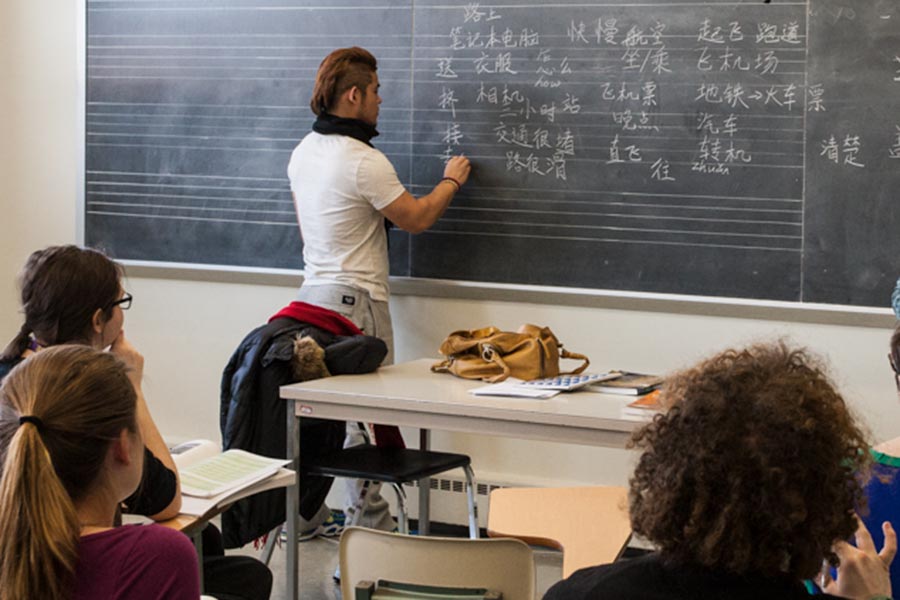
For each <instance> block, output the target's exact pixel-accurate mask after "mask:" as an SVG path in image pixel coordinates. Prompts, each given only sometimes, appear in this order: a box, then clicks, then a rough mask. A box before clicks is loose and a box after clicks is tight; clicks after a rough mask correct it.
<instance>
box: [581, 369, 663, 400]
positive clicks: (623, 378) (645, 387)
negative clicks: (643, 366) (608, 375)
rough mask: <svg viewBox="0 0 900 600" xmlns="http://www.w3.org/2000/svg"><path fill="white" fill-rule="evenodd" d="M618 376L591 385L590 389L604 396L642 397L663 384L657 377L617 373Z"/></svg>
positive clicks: (644, 374)
mask: <svg viewBox="0 0 900 600" xmlns="http://www.w3.org/2000/svg"><path fill="white" fill-rule="evenodd" d="M619 373H620V374H619V376H618V377H615V378H613V379H607V380H605V381H601V382H599V383H592V384H591V385H590V389H591V390H593V391H595V392H601V393H604V394H622V395H625V396H642V395H644V394H648V393H650V392H652V391H653V390H655V389H657V388H658V387H660V386H661V385H662V384H663V381H664V380H663V378H662V377H660V376H659V375H648V374H646V373H634V372H631V371H619Z"/></svg>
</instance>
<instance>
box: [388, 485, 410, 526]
mask: <svg viewBox="0 0 900 600" xmlns="http://www.w3.org/2000/svg"><path fill="white" fill-rule="evenodd" d="M391 487H393V488H394V491H395V492H396V493H397V530H398V531H399V532H400V533H402V534H404V535H407V534H409V512H408V510H407V508H406V491H404V489H403V484H400V483H392V484H391Z"/></svg>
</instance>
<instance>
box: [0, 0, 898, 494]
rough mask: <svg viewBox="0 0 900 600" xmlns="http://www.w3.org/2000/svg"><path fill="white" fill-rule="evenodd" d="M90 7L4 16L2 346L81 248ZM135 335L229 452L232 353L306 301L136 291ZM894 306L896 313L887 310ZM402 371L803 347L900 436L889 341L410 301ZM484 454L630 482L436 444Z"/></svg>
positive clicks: (187, 416) (876, 335)
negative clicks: (48, 269)
mask: <svg viewBox="0 0 900 600" xmlns="http://www.w3.org/2000/svg"><path fill="white" fill-rule="evenodd" d="M76 4H77V3H70V2H58V1H53V2H51V1H49V0H11V1H7V2H2V3H0V33H2V34H3V35H2V39H4V40H5V43H4V44H2V45H0V81H2V82H3V84H2V86H0V125H2V127H0V132H2V135H0V214H2V215H3V217H2V220H0V239H2V240H3V242H4V243H3V249H4V252H3V254H2V256H0V339H2V340H4V341H5V340H7V339H9V338H11V337H12V335H13V334H14V333H15V332H16V331H17V330H18V327H19V325H20V317H19V315H18V314H17V311H18V304H17V301H16V295H15V289H14V287H13V284H12V282H13V280H14V277H15V275H16V273H17V271H18V269H19V268H20V266H21V265H22V263H23V262H24V259H25V257H26V256H27V255H28V253H29V252H30V251H32V250H33V249H36V248H39V247H42V246H45V245H48V244H56V243H67V242H73V241H75V240H76V185H77V180H78V177H77V169H78V166H77V156H78V147H77V110H78V105H79V103H78V97H77V73H76V22H77V17H78V15H77V12H76V11H77V8H76ZM126 287H127V289H128V291H130V292H132V293H133V294H134V296H135V303H134V306H133V308H132V309H131V311H129V313H128V314H127V318H126V332H127V334H128V336H129V337H130V338H131V339H132V341H133V342H134V344H135V345H136V346H137V347H138V348H139V349H140V350H141V351H142V352H143V353H144V355H145V357H146V383H145V387H146V393H147V396H148V399H149V402H150V405H151V410H152V411H153V413H154V415H155V418H156V420H157V422H158V424H159V426H160V428H161V429H162V431H163V432H164V434H165V435H167V436H168V437H170V438H171V439H173V440H181V439H186V438H191V437H210V438H213V439H218V420H217V419H218V384H219V377H220V374H221V370H222V367H223V366H224V364H225V362H226V361H227V359H228V356H229V355H230V353H231V351H232V350H233V349H234V347H235V346H236V345H237V343H238V342H239V341H240V339H241V338H242V337H243V335H244V334H245V333H246V332H247V331H249V330H250V329H251V328H253V327H255V326H256V325H258V324H260V323H262V322H263V321H264V320H265V319H266V318H267V316H268V315H269V314H271V313H272V312H273V311H274V310H275V309H277V308H278V307H280V306H281V305H283V304H285V303H287V302H288V301H290V300H291V299H292V297H293V293H294V290H293V288H292V287H278V286H262V285H242V284H228V283H200V282H188V281H175V280H163V279H151V278H132V279H130V280H129V281H128V282H127V283H126ZM887 303H888V299H887V298H885V304H887ZM391 310H392V312H393V314H394V318H395V329H396V342H397V358H398V360H406V359H411V358H416V357H420V356H429V355H432V356H433V355H435V354H436V348H437V346H438V344H439V343H440V341H441V339H442V338H443V336H444V335H445V334H446V333H447V332H449V331H451V330H454V329H458V328H466V327H474V326H480V325H486V324H495V325H498V326H500V327H503V328H515V327H517V326H518V325H519V324H520V323H523V322H534V323H540V324H547V325H550V326H552V328H553V329H554V331H555V332H556V333H557V334H558V336H559V337H560V339H561V340H563V341H564V342H565V343H566V345H567V347H569V348H571V349H572V350H575V351H579V352H586V353H587V354H589V355H590V356H591V359H592V361H593V364H594V365H595V366H596V367H597V368H600V369H605V368H613V367H621V368H628V369H633V370H647V371H667V370H670V369H674V368H677V367H679V366H681V365H685V364H687V363H689V362H690V361H692V360H694V359H696V358H698V357H700V356H704V355H707V354H709V353H711V352H713V351H715V350H717V349H720V348H723V347H725V346H728V345H732V344H737V343H743V342H746V341H752V340H759V339H767V338H771V337H774V336H790V337H792V338H793V339H794V340H796V341H797V342H799V343H802V344H807V345H809V346H811V347H813V348H815V349H817V350H819V351H820V352H822V353H824V354H825V355H826V356H827V357H828V359H829V360H830V362H831V364H832V365H833V367H834V374H835V377H836V379H837V380H838V381H839V383H840V385H841V387H842V389H843V390H844V391H845V393H846V395H847V397H848V398H849V399H850V401H851V403H852V404H853V406H854V408H855V409H856V410H857V412H858V413H859V414H860V415H861V416H862V417H863V418H864V420H865V421H866V422H867V423H868V425H869V426H870V428H871V429H872V431H873V435H874V437H875V438H884V437H887V436H894V435H898V434H900V406H898V402H897V396H896V393H895V391H894V387H893V385H894V384H893V379H892V377H891V374H890V371H889V367H888V364H887V361H886V359H885V353H886V345H887V341H888V337H889V329H888V328H881V329H878V328H863V327H850V326H839V325H822V324H800V323H790V322H783V321H777V320H760V319H741V318H723V317H713V316H697V315H679V314H666V313H658V312H641V311H629V310H611V309H591V308H577V307H556V306H548V305H535V304H529V303H521V302H516V301H515V295H514V294H511V297H510V298H509V299H508V301H504V302H500V301H470V300H453V299H440V298H424V297H414V296H398V297H395V298H394V299H393V300H392V302H391ZM435 445H436V446H440V447H442V448H445V449H456V450H463V451H468V452H471V453H472V454H473V455H474V457H475V465H476V468H477V470H478V472H479V477H480V479H481V480H482V481H484V480H499V481H532V482H535V483H549V482H560V483H563V482H599V483H624V482H625V481H626V479H627V473H628V469H629V460H630V454H629V453H626V452H625V451H621V450H604V449H586V448H582V447H578V446H566V445H559V444H557V445H552V444H544V443H535V442H522V441H515V440H505V439H497V440H492V439H485V438H483V437H476V436H465V435H459V434H456V435H451V434H436V436H435Z"/></svg>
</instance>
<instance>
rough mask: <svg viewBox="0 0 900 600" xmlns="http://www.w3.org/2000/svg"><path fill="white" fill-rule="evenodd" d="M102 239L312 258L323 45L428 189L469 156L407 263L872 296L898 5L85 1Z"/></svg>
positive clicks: (650, 284)
mask: <svg viewBox="0 0 900 600" xmlns="http://www.w3.org/2000/svg"><path fill="white" fill-rule="evenodd" d="M86 9H87V21H86V22H87V32H86V33H87V35H86V40H87V52H86V56H87V73H86V82H87V85H86V90H87V97H86V115H85V123H86V131H85V138H86V141H85V171H86V172H85V191H84V194H85V195H84V198H85V202H84V209H85V238H86V240H85V241H86V243H88V244H91V245H98V246H102V247H104V248H106V249H107V250H108V251H110V252H111V253H112V254H113V255H114V256H116V257H118V258H122V259H134V260H144V261H159V262H174V263H179V262H186V263H202V264H211V265H231V266H247V267H277V268H302V261H301V247H302V246H301V240H300V239H299V234H298V229H297V225H296V216H295V214H294V209H293V205H292V202H291V196H290V191H289V188H288V181H287V178H286V174H285V168H286V165H287V162H288V158H289V156H290V152H291V150H292V149H293V147H294V146H295V145H296V143H297V142H298V140H299V139H300V138H302V136H304V135H305V134H306V133H307V132H308V131H309V129H310V126H311V123H312V120H313V117H312V115H311V113H310V112H309V108H308V99H309V96H310V92H311V88H312V80H313V77H314V75H315V71H316V68H317V66H318V64H319V62H320V61H321V59H322V58H323V57H324V56H325V55H326V54H327V53H328V52H329V51H330V50H332V49H334V48H336V47H342V46H350V45H360V46H364V47H366V48H368V49H370V50H371V51H372V52H373V53H374V54H375V55H376V56H377V57H378V59H379V77H380V80H381V83H382V97H383V98H384V104H383V105H382V109H381V117H380V120H379V129H380V131H381V132H382V133H381V135H380V136H379V137H378V138H376V139H375V140H374V142H375V145H376V146H377V147H378V148H380V149H381V150H383V151H384V152H385V153H386V154H387V155H388V157H389V158H390V159H391V161H392V162H393V164H394V165H395V167H396V168H397V171H398V174H399V175H400V177H401V180H402V181H403V182H404V183H405V184H406V185H407V186H408V188H409V189H410V191H411V192H413V194H416V195H420V194H424V193H426V192H428V191H429V190H430V188H431V186H432V185H433V184H434V183H435V182H436V181H437V179H438V178H439V176H440V174H441V171H442V166H443V160H444V158H445V157H446V156H447V155H448V154H455V153H460V152H462V153H465V154H466V155H468V156H469V157H470V158H471V159H472V160H473V162H474V164H475V165H476V168H475V171H474V174H473V176H472V178H471V180H470V183H469V184H468V185H467V186H465V188H464V190H463V192H462V193H461V194H459V195H458V196H457V198H456V199H455V200H454V202H453V205H452V206H451V208H450V209H449V210H448V211H447V213H446V215H445V216H444V217H443V218H442V219H441V220H440V221H439V222H438V223H437V224H436V225H435V227H433V228H432V229H431V230H430V231H428V232H426V233H423V234H420V235H416V236H410V235H408V234H405V233H403V232H401V231H394V232H392V234H391V272H392V274H394V275H401V276H409V277H414V278H440V279H457V280H471V281H487V282H499V283H521V284H543V285H551V286H569V287H583V288H597V289H611V290H636V291H645V292H670V293H676V294H695V295H704V296H724V297H736V298H752V299H769V300H787V301H797V302H816V303H820V302H821V303H833V304H850V305H863V306H883V305H885V304H886V303H887V302H888V298H889V295H890V290H891V288H892V286H893V282H894V281H895V280H896V278H897V275H898V272H900V191H898V190H900V3H898V2H896V0H808V1H788V0H771V2H764V1H762V0H753V1H743V2H735V1H730V2H727V1H721V0H706V1H702V2H678V1H672V0H655V1H651V0H621V1H608V2H592V1H584V2H564V1H548V0H542V1H533V0H516V1H515V2H508V3H487V2H481V3H479V2H448V1H446V0H445V1H439V0H416V1H414V2H412V1H408V0H407V1H400V0H336V1H329V2H316V1H315V0H313V1H309V2H307V1H302V0H177V1H175V0H107V1H102V0H88V1H87V3H86Z"/></svg>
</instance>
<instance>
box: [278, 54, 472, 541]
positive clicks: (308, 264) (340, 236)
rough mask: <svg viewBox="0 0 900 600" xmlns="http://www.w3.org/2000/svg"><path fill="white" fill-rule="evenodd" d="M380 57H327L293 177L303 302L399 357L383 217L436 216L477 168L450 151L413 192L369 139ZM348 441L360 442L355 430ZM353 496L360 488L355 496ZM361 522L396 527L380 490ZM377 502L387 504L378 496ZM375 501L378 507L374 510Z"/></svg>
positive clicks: (411, 222)
mask: <svg viewBox="0 0 900 600" xmlns="http://www.w3.org/2000/svg"><path fill="white" fill-rule="evenodd" d="M376 71H377V61H376V60H375V57H374V56H372V54H371V53H370V52H368V51H367V50H364V49H363V48H358V47H353V48H341V49H339V50H335V51H334V52H332V53H331V54H329V55H328V56H327V57H325V60H323V61H322V64H321V65H320V66H319V71H318V73H317V74H316V82H315V88H314V89H313V94H312V99H311V100H310V107H311V108H312V111H313V113H315V114H316V116H317V119H316V122H315V124H314V125H313V131H312V132H311V133H309V134H307V135H306V137H304V138H303V140H302V141H301V142H300V144H299V145H298V146H297V147H296V148H295V149H294V153H293V154H292V155H291V161H290V164H289V165H288V177H290V180H291V191H292V192H293V195H294V205H295V207H296V209H297V218H298V220H299V222H300V234H301V236H302V237H303V261H304V263H305V280H304V282H303V285H302V287H301V288H300V292H299V294H298V296H297V299H298V300H300V301H302V302H308V303H310V304H314V305H317V306H322V307H325V308H329V309H331V310H334V311H335V312H338V313H340V314H342V315H344V316H345V317H347V318H348V319H350V320H351V321H353V322H354V323H355V324H356V325H357V326H358V327H359V328H360V329H362V330H363V332H364V333H366V334H368V335H374V336H377V337H379V338H381V339H383V340H384V341H385V343H386V344H387V346H388V354H387V357H386V358H385V364H390V363H391V362H392V360H393V331H392V328H391V317H390V313H389V311H388V295H389V291H388V253H387V231H386V227H385V219H388V220H390V221H391V222H393V223H394V224H395V225H396V226H398V227H400V228H401V229H403V230H405V231H408V232H410V233H420V232H422V231H425V230H426V229H428V228H429V227H431V226H432V225H433V224H434V223H435V221H437V220H438V219H439V218H440V216H441V215H442V214H444V211H445V210H446V209H447V207H448V206H449V205H450V202H451V200H453V196H454V195H455V194H456V192H458V191H459V189H460V187H461V186H462V185H463V184H465V182H466V180H467V179H468V178H469V171H470V169H471V166H470V164H469V160H468V159H467V158H465V157H463V156H455V157H453V158H451V159H450V160H449V161H448V162H447V164H446V166H445V168H444V177H443V179H441V180H440V181H439V182H438V183H437V185H435V187H434V189H433V190H432V191H431V192H430V193H428V194H426V195H425V196H422V197H420V198H415V197H414V196H413V195H412V194H410V193H409V192H408V191H407V190H406V188H405V187H404V186H403V184H401V183H400V180H399V178H398V177H397V172H396V171H395V170H394V167H393V166H392V165H391V163H390V162H389V161H388V159H387V157H386V156H385V155H384V154H382V153H381V152H380V151H379V150H377V149H375V148H374V147H373V146H372V144H371V143H370V140H371V139H372V138H374V137H375V136H377V135H378V131H377V130H376V129H375V126H376V125H377V123H378V107H379V105H380V104H381V97H380V96H379V95H378V88H379V83H378V73H377V72H376ZM352 437H353V440H352V441H351V434H350V427H348V439H347V442H346V443H347V445H352V443H353V442H356V443H358V441H357V440H358V439H359V435H358V432H354V434H353V435H352ZM348 496H349V498H350V499H349V500H348V501H352V498H354V497H355V495H352V494H348ZM369 499H370V500H371V501H370V503H369V506H368V507H367V510H366V514H365V516H364V519H363V522H362V523H360V524H363V525H368V526H370V527H376V528H379V529H390V528H392V527H393V521H392V519H391V518H390V515H389V514H388V512H387V503H386V502H384V500H381V499H380V496H379V495H378V494H377V492H376V493H370V494H369ZM378 501H380V502H378ZM376 504H381V505H382V506H380V507H378V510H375V511H374V512H375V513H376V514H372V513H373V510H372V509H375V508H376V506H375V505H376Z"/></svg>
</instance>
